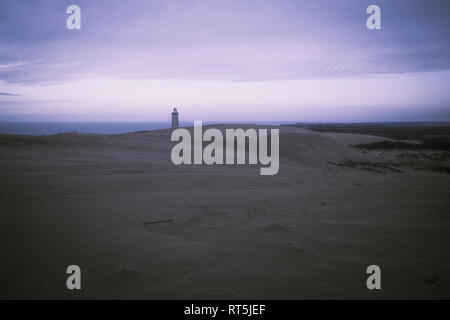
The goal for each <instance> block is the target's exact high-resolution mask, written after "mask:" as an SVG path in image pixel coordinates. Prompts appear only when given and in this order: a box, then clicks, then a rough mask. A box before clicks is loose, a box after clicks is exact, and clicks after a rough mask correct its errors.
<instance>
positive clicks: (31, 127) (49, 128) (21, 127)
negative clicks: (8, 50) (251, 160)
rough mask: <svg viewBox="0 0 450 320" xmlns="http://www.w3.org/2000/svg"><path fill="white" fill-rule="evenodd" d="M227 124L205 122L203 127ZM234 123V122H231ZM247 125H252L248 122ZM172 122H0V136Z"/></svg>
mask: <svg viewBox="0 0 450 320" xmlns="http://www.w3.org/2000/svg"><path fill="white" fill-rule="evenodd" d="M215 123H226V122H220V121H218V122H203V125H208V124H215ZM231 123H232V122H231ZM245 123H252V122H247V121H245ZM254 123H255V124H266V125H278V124H279V123H275V122H254ZM192 126H193V122H180V127H192ZM170 127H171V122H169V121H167V122H163V121H161V122H156V121H155V122H111V121H107V122H106V121H105V122H92V121H84V122H31V121H27V122H13V121H4V122H0V134H19V135H53V134H59V133H66V132H77V133H99V134H119V133H128V132H136V131H152V130H159V129H168V128H170Z"/></svg>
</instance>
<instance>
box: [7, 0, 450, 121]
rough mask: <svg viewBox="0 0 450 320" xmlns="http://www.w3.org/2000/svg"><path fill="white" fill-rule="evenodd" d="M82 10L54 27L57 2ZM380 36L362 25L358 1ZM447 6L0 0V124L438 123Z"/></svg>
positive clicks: (448, 102)
mask: <svg viewBox="0 0 450 320" xmlns="http://www.w3.org/2000/svg"><path fill="white" fill-rule="evenodd" d="M71 4H77V5H79V6H80V7H81V10H82V29H81V30H68V29H67V28H66V18H67V14H66V13H65V11H66V8H67V6H69V5H71ZM370 4H377V5H379V6H380V7H381V10H382V30H368V29H367V28H366V18H367V16H368V15H367V14H366V8H367V7H368V5H370ZM449 13H450V1H448V0H430V1H419V0H418V1H414V0H396V1H383V0H371V1H366V0H304V1H300V0H272V1H268V0H257V1H249V0H247V1H243V0H236V1H234V0H233V1H232V0H227V1H221V0H209V1H205V0H203V1H191V0H178V1H172V0H127V1H123V0H95V1H94V0H53V1H50V0H40V1H31V0H2V1H1V2H0V120H14V119H28V120H32V119H39V120H148V121H152V120H153V121H156V120H167V119H168V117H169V113H170V111H171V107H172V106H177V107H179V109H180V115H181V119H182V120H185V121H186V120H194V119H198V120H215V121H218V120H224V121H225V120H227V121H230V120H233V121H244V120H255V121H323V122H326V121H383V120H450V93H449V91H450V90H448V83H450V81H449V80H450V39H449V33H448V30H450V14H449Z"/></svg>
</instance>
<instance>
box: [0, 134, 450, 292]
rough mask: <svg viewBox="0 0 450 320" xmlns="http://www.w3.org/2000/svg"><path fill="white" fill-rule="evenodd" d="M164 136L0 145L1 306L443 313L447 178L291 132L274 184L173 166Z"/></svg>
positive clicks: (354, 138)
mask: <svg viewBox="0 0 450 320" xmlns="http://www.w3.org/2000/svg"><path fill="white" fill-rule="evenodd" d="M226 127H242V128H246V126H244V125H236V126H229V125H227V126H226ZM266 127H267V126H265V127H264V128H266ZM220 128H222V129H224V128H225V126H220ZM205 129H206V128H205ZM170 133H171V130H158V131H152V132H136V133H129V134H120V135H95V134H89V135H88V134H77V133H67V134H60V135H54V136H42V137H35V136H12V135H1V136H0V150H1V151H0V168H1V170H0V175H1V183H0V194H1V201H0V208H1V210H0V211H1V214H0V219H1V222H0V239H1V243H2V247H1V249H0V250H1V251H0V252H1V255H0V256H1V262H2V263H1V267H0V268H1V270H0V271H1V272H0V283H1V284H2V285H1V286H0V298H64V299H66V298H67V299H71V298H80V297H82V298H149V299H159V298H161V299H162V298H175V299H184V298H187V299H189V298H191V299H196V298H211V299H216V298H233V299H239V298H246V299H259V298H263V299H265V298H267V299H281V298H283V299H298V298H339V299H340V298H450V253H449V252H448V251H447V250H446V246H442V243H448V242H449V241H450V214H449V211H448V207H449V205H450V200H449V199H450V189H449V187H448V186H449V182H450V179H449V175H448V174H445V173H439V172H432V171H427V170H415V169H414V167H412V166H409V165H406V164H405V163H404V162H401V161H398V158H397V157H396V156H395V155H394V154H387V153H381V152H377V151H369V152H367V151H361V150H358V149H355V148H353V147H351V145H354V144H359V143H368V142H375V141H381V140H386V139H384V138H379V137H371V136H364V135H349V134H326V133H317V132H312V131H308V130H306V129H300V128H295V127H283V128H281V135H280V171H279V174H278V175H276V176H260V175H259V167H260V166H259V165H256V166H249V165H245V166H238V165H233V166H231V165H223V166H220V165H213V166H198V165H190V166H187V165H183V166H175V165H173V164H172V162H171V160H170V151H171V148H172V146H173V143H170ZM424 161H425V160H424ZM426 161H428V160H426ZM430 161H431V160H430ZM388 168H393V169H396V170H389V169H388ZM161 220H167V221H166V222H160V223H154V222H158V221H161ZM70 264H77V265H79V266H80V267H81V269H82V288H83V289H82V290H81V291H76V292H75V291H68V290H67V289H66V287H65V281H66V274H65V268H66V267H67V266H68V265H70ZM371 264H377V265H380V267H381V268H382V288H383V289H382V290H381V291H378V292H373V291H369V290H367V288H366V286H365V280H366V274H365V270H366V267H367V266H369V265H371Z"/></svg>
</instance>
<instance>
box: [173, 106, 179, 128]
mask: <svg viewBox="0 0 450 320" xmlns="http://www.w3.org/2000/svg"><path fill="white" fill-rule="evenodd" d="M176 128H178V111H177V108H173V112H172V129H176Z"/></svg>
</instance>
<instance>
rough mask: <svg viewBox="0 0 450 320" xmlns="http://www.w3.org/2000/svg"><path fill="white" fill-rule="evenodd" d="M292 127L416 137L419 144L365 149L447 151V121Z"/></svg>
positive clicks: (449, 147) (379, 144)
mask: <svg viewBox="0 0 450 320" xmlns="http://www.w3.org/2000/svg"><path fill="white" fill-rule="evenodd" d="M292 126H296V127H301V128H306V129H309V130H313V131H317V132H336V133H355V134H366V135H372V136H379V137H385V138H390V139H396V140H418V141H422V144H414V143H408V142H390V141H381V142H377V143H373V144H369V145H360V146H364V147H362V148H366V149H409V150H412V149H414V150H418V149H428V150H450V123H448V122H381V123H296V124H293V125H292Z"/></svg>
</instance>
